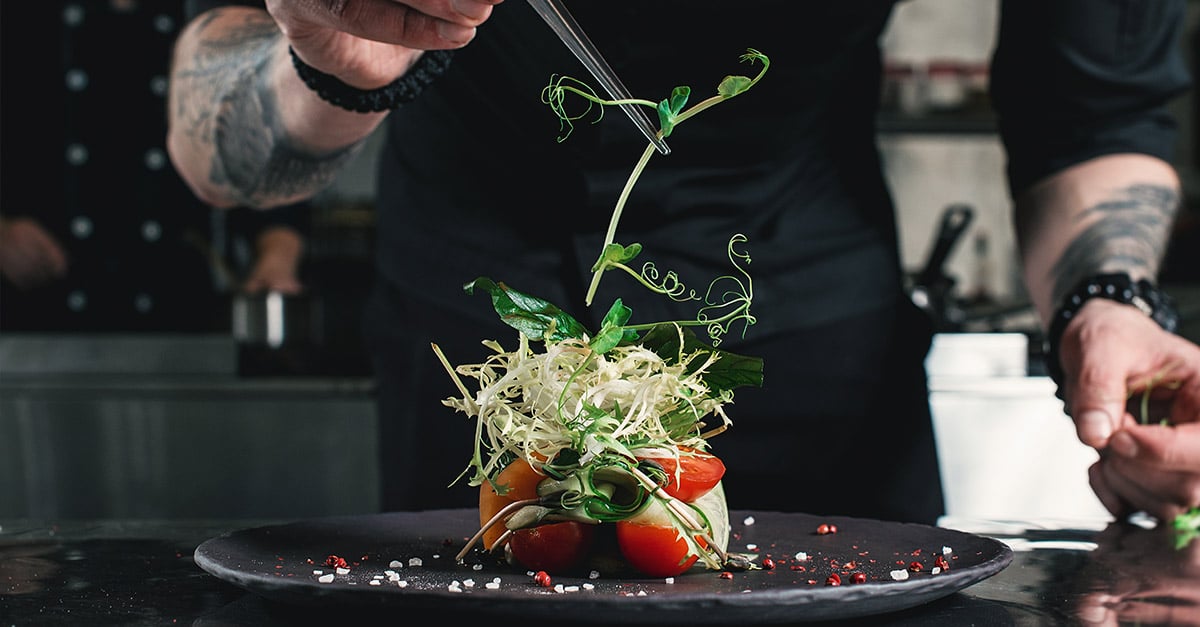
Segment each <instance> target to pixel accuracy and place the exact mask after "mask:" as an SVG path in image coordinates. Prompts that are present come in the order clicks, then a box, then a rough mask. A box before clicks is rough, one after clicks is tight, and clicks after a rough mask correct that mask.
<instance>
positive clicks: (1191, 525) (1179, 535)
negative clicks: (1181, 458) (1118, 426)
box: [1131, 365, 1200, 549]
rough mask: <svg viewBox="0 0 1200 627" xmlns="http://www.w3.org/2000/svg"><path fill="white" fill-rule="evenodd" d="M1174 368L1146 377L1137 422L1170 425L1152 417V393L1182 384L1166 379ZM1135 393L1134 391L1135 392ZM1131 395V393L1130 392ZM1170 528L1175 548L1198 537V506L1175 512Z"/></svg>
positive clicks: (1167, 421) (1199, 509)
mask: <svg viewBox="0 0 1200 627" xmlns="http://www.w3.org/2000/svg"><path fill="white" fill-rule="evenodd" d="M1173 369H1174V366H1170V365H1169V366H1167V367H1165V368H1163V369H1162V370H1160V371H1158V372H1157V373H1155V374H1154V375H1153V376H1151V377H1150V378H1148V379H1147V380H1146V382H1145V384H1144V387H1143V389H1142V391H1141V398H1140V399H1138V422H1140V423H1141V424H1144V425H1148V424H1159V425H1162V426H1166V427H1169V426H1171V420H1170V418H1168V417H1166V416H1164V417H1161V418H1154V417H1153V415H1152V414H1151V412H1152V411H1153V410H1152V405H1151V402H1150V401H1151V399H1152V393H1153V391H1154V390H1155V389H1157V388H1167V389H1169V390H1176V389H1179V387H1180V386H1181V385H1182V382H1181V381H1167V380H1166V378H1167V375H1168V374H1169V373H1170V372H1171V371H1172V370H1173ZM1135 394H1136V392H1135ZM1131 396H1132V394H1131ZM1171 528H1172V530H1173V532H1174V534H1173V535H1174V537H1175V548H1176V549H1182V548H1183V547H1185V546H1187V545H1188V544H1189V543H1190V542H1191V541H1192V540H1194V539H1196V538H1197V537H1200V507H1192V508H1191V509H1189V510H1187V511H1186V512H1183V513H1182V514H1177V515H1176V516H1175V518H1174V519H1172V520H1171Z"/></svg>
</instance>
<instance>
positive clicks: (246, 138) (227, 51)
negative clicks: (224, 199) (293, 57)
mask: <svg viewBox="0 0 1200 627" xmlns="http://www.w3.org/2000/svg"><path fill="white" fill-rule="evenodd" d="M217 15H219V12H212V17H210V18H209V19H208V20H207V21H206V22H205V23H204V24H201V25H200V26H199V37H198V44H197V47H196V51H195V54H193V55H191V56H190V57H189V58H187V59H186V65H182V66H181V67H178V68H177V69H176V71H175V73H174V77H175V83H176V89H177V90H178V92H179V97H178V98H177V99H175V111H174V114H175V117H176V119H177V120H179V123H180V124H181V125H182V127H183V128H184V129H185V132H186V133H187V135H188V136H189V137H190V138H191V140H192V141H194V142H197V143H198V144H201V145H207V146H210V147H211V151H212V160H211V163H210V165H209V172H208V179H209V181H210V182H211V183H213V184H214V185H216V186H218V187H220V188H222V189H225V190H226V193H227V194H228V195H230V196H231V197H233V198H236V199H237V200H238V201H239V202H240V203H242V204H245V205H250V206H262V205H269V204H273V203H274V202H275V201H277V200H278V199H281V198H285V197H294V196H297V195H307V194H311V193H314V192H316V191H318V190H320V189H322V188H323V187H325V186H326V185H328V184H329V183H330V182H332V180H333V179H334V177H335V176H336V175H337V173H338V172H339V171H340V169H341V168H342V167H343V166H344V165H345V164H346V163H347V162H348V161H349V160H350V159H352V158H353V157H354V155H355V154H357V152H358V150H359V149H360V148H361V146H362V142H361V141H360V142H356V143H354V144H351V145H350V146H347V147H345V148H342V149H340V150H336V151H332V152H325V153H321V154H315V153H313V152H312V151H306V150H305V149H304V148H303V147H302V146H299V145H297V144H296V143H295V142H294V141H292V139H291V138H290V137H289V136H288V133H287V131H286V130H285V129H284V128H283V125H282V122H281V120H280V117H279V108H278V100H277V97H276V94H275V93H274V92H273V90H272V89H271V86H270V84H269V83H268V77H269V75H270V71H271V64H272V63H273V51H274V46H275V45H276V44H277V43H278V41H279V37H280V36H281V35H280V33H279V30H278V28H277V27H276V26H275V23H274V21H273V20H272V19H271V18H270V17H269V16H268V15H266V14H265V13H249V14H248V15H247V16H246V18H245V19H244V20H243V21H242V22H241V23H240V24H239V25H238V27H237V28H232V29H231V28H228V27H226V28H224V29H216V28H211V29H210V28H208V27H209V26H210V25H211V24H212V23H213V21H214V20H215V19H216V16H217Z"/></svg>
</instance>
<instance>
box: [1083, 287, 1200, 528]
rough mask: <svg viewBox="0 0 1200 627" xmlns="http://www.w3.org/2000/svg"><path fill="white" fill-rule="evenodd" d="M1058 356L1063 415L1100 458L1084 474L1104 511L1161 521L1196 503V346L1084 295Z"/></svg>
mask: <svg viewBox="0 0 1200 627" xmlns="http://www.w3.org/2000/svg"><path fill="white" fill-rule="evenodd" d="M1060 355H1061V359H1062V365H1063V370H1064V373H1065V381H1064V385H1065V386H1066V387H1065V390H1064V397H1065V399H1066V403H1067V410H1068V413H1069V414H1070V415H1071V416H1072V417H1073V419H1074V420H1075V427H1076V432H1077V434H1078V436H1079V439H1080V441H1082V442H1083V443H1084V444H1086V445H1088V446H1091V447H1093V448H1095V449H1096V450H1097V451H1099V452H1100V459H1099V461H1097V462H1096V463H1095V464H1094V465H1093V466H1092V468H1091V469H1090V471H1089V477H1090V479H1091V484H1092V489H1093V490H1095V492H1096V495H1097V497H1098V498H1099V499H1100V502H1101V503H1103V504H1104V506H1105V508H1106V509H1108V510H1109V511H1110V512H1112V513H1113V515H1114V516H1118V517H1121V516H1125V515H1127V514H1129V513H1132V512H1135V511H1144V512H1146V513H1148V514H1151V515H1153V516H1155V517H1156V518H1158V519H1159V520H1163V521H1169V520H1170V519H1172V518H1174V517H1175V515H1177V514H1179V513H1181V512H1183V511H1184V510H1186V509H1188V508H1190V507H1193V506H1196V505H1200V347H1198V346H1196V345H1195V344H1193V343H1192V342H1189V341H1188V340H1186V339H1184V338H1181V337H1179V336H1177V335H1173V334H1170V333H1167V332H1166V331H1163V330H1162V329H1161V328H1159V326H1158V325H1157V324H1156V323H1155V322H1154V321H1152V320H1151V319H1150V318H1148V317H1147V316H1145V315H1144V314H1142V313H1141V312H1140V311H1138V310H1137V309H1135V308H1133V307H1130V306H1128V305H1122V304H1119V303H1113V302H1110V301H1105V300H1100V299H1093V300H1092V301H1089V302H1088V303H1087V304H1086V305H1084V307H1083V308H1082V309H1081V310H1080V312H1079V315H1078V316H1077V317H1076V319H1075V320H1073V321H1072V322H1071V324H1069V325H1068V326H1067V328H1066V331H1065V332H1064V335H1063V339H1062V343H1061V345H1060ZM1144 401H1145V405H1146V408H1147V409H1146V411H1145V413H1146V414H1147V415H1145V416H1143V413H1144V412H1143V402H1144ZM1164 421H1166V422H1167V423H1169V425H1170V426H1164V425H1163V424H1162V423H1163V422H1164Z"/></svg>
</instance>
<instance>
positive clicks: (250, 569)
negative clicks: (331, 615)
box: [195, 509, 1013, 625]
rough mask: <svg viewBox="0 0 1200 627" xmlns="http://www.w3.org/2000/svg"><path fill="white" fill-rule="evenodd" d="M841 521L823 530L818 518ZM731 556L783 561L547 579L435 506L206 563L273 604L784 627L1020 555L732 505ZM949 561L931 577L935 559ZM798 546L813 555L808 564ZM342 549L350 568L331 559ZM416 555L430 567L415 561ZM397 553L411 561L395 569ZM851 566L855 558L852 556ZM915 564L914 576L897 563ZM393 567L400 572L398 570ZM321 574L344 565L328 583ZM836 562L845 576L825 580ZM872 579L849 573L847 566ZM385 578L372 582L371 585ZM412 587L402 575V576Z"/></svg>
mask: <svg viewBox="0 0 1200 627" xmlns="http://www.w3.org/2000/svg"><path fill="white" fill-rule="evenodd" d="M822 523H826V524H833V525H836V526H837V528H838V532H837V533H835V534H825V535H818V534H817V533H816V529H817V526H818V525H820V524H822ZM730 524H731V539H730V546H729V549H730V551H732V552H745V553H753V554H756V555H757V556H758V559H757V561H758V562H759V563H765V560H766V559H768V558H769V559H770V560H772V561H773V562H774V563H775V567H774V568H773V569H762V570H752V571H744V572H733V573H732V578H724V577H723V576H722V574H721V573H719V572H716V571H712V570H706V569H704V568H702V567H696V568H693V569H692V570H690V571H688V572H687V573H684V574H682V575H680V576H678V577H675V578H674V580H673V581H670V580H665V579H649V578H638V577H630V576H628V574H627V573H626V574H624V575H622V576H613V574H612V573H610V574H609V576H605V573H603V572H600V573H599V576H598V577H595V578H592V577H590V576H589V574H581V575H580V576H577V577H564V576H556V577H554V584H556V585H562V586H563V589H561V590H559V589H557V588H554V587H552V588H546V587H542V586H539V585H537V584H536V583H534V582H533V580H532V578H531V577H530V576H529V574H528V573H526V572H524V571H521V570H518V569H514V568H511V567H508V566H505V565H503V564H498V563H496V562H495V561H490V560H487V559H486V558H484V559H481V556H480V555H478V554H475V553H473V554H471V555H469V556H468V557H467V558H466V560H464V562H465V563H463V564H457V563H456V562H455V555H456V554H457V553H458V552H459V551H460V550H461V549H462V547H463V546H464V545H465V541H466V539H467V538H468V537H470V536H471V535H472V534H474V532H475V531H476V529H477V527H478V514H477V512H476V511H475V510H470V509H462V510H431V511H425V512H399V513H388V514H373V515H365V516H347V517H334V518H321V519H315V520H308V521H300V522H295V523H289V524H283V525H275V526H267V527H257V528H253V529H246V530H241V531H236V532H232V533H229V534H225V535H222V536H219V537H216V538H212V539H210V540H207V541H205V542H204V543H202V544H201V545H200V546H199V547H197V548H196V552H195V560H196V563H197V564H198V565H199V566H200V567H201V568H203V569H204V570H205V571H208V572H209V573H211V574H213V575H214V576H216V577H218V578H220V579H223V580H225V581H228V582H230V583H233V584H235V585H237V586H240V587H242V588H244V589H246V590H249V591H251V592H253V593H256V594H258V595H261V596H263V597H266V598H268V599H271V600H274V601H280V602H284V603H288V604H301V605H318V606H326V607H327V606H338V605H343V606H347V607H349V606H376V607H381V606H382V607H388V608H396V609H397V610H408V609H411V610H418V609H434V610H436V609H453V610H454V611H455V612H466V613H478V614H479V615H480V616H490V617H497V618H498V617H510V618H512V617H520V618H522V619H526V620H529V621H537V620H538V619H555V620H567V619H568V618H569V620H570V621H571V622H576V623H579V622H584V623H587V622H602V623H610V624H611V623H618V622H620V623H635V622H654V623H656V624H689V625H696V624H747V623H757V624H778V623H795V622H806V621H817V620H832V619H845V618H856V617H862V616H870V615H876V614H883V613H887V612H893V611H898V610H902V609H907V608H911V607H915V606H918V605H921V604H924V603H928V602H930V601H933V600H935V599H940V598H942V597H945V596H947V595H950V594H953V593H954V592H957V591H959V590H962V589H963V588H966V587H967V586H970V585H972V584H975V583H978V582H979V581H982V580H983V579H986V578H987V577H990V576H992V575H994V574H996V573H997V572H999V571H1001V570H1003V569H1004V568H1005V567H1006V566H1008V565H1009V563H1011V562H1012V557H1013V555H1012V550H1011V549H1010V548H1009V547H1008V545H1006V544H1004V543H1002V542H999V541H997V540H994V539H991V538H985V537H982V536H977V535H973V534H969V533H964V532H961V531H955V530H952V529H943V528H939V527H931V526H926V525H916V524H905V523H892V522H882V521H877V520H869V519H861V518H848V517H838V516H813V515H809V514H792V513H779V512H753V511H743V512H737V511H735V512H731V515H730ZM946 548H948V549H949V550H950V553H949V554H946V555H944V558H945V559H946V561H947V562H948V564H949V568H948V569H945V570H943V571H942V572H940V573H937V574H933V573H932V572H931V569H932V567H933V563H934V560H935V558H936V556H938V555H942V554H943V552H944V550H945V549H946ZM799 552H804V553H806V554H807V557H808V559H807V560H803V561H801V560H798V559H796V555H797V553H799ZM330 555H336V556H340V557H342V558H343V559H345V560H346V561H347V562H348V563H349V566H350V569H349V572H348V573H345V574H336V573H335V572H334V569H333V568H331V567H328V566H326V565H325V561H326V558H327V557H328V556H330ZM413 558H418V559H419V560H420V562H421V563H420V564H419V565H417V564H415V563H410V560H411V559H413ZM393 560H396V561H399V562H400V563H401V566H399V567H391V566H389V564H391V562H392V561H393ZM850 562H853V566H852V567H849V566H850V565H849V564H848V563H850ZM912 562H919V563H920V564H921V565H922V566H923V570H921V571H919V572H911V571H910V572H909V577H908V579H907V580H903V581H898V580H895V579H893V577H892V576H891V574H890V573H891V571H893V570H905V569H907V567H908V565H909V564H910V563H912ZM387 570H393V571H394V572H395V573H396V575H397V576H398V580H389V578H388V576H387V575H386V573H385V571H387ZM314 571H321V572H322V574H334V575H335V576H334V580H333V581H332V582H329V583H322V582H321V581H319V577H320V575H318V574H316V573H315V572H314ZM834 572H837V573H838V574H839V575H840V576H841V578H842V585H840V586H830V585H826V579H827V577H828V576H829V575H830V574H831V573H834ZM854 572H861V573H863V574H864V575H866V578H867V581H866V582H865V583H857V584H856V583H852V582H851V576H850V575H851V574H852V573H854ZM495 580H498V582H499V583H498V585H492V586H489V585H488V584H492V583H493V582H494V581H495ZM372 582H376V583H374V584H373V583H372ZM402 584H403V585H402Z"/></svg>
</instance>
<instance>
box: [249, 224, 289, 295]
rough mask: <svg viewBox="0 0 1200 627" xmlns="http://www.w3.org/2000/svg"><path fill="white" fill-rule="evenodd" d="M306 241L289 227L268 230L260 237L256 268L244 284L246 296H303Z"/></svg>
mask: <svg viewBox="0 0 1200 627" xmlns="http://www.w3.org/2000/svg"><path fill="white" fill-rule="evenodd" d="M303 251H304V238H302V237H301V236H300V234H299V233H297V232H296V231H295V230H293V229H290V228H287V227H273V228H269V229H266V230H265V231H263V232H262V234H260V235H259V236H258V241H257V251H256V253H257V254H256V257H255V260H254V267H253V268H251V269H250V274H249V276H247V277H246V280H245V281H244V282H243V283H242V291H243V292H245V293H246V294H258V293H261V292H279V293H282V294H286V295H289V296H290V295H294V294H299V293H300V292H302V291H304V285H303V284H301V282H300V279H299V272H298V271H299V267H300V257H301V255H302V254H303Z"/></svg>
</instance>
